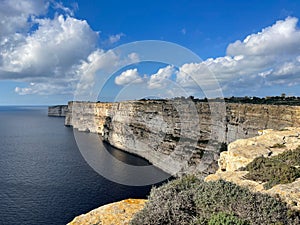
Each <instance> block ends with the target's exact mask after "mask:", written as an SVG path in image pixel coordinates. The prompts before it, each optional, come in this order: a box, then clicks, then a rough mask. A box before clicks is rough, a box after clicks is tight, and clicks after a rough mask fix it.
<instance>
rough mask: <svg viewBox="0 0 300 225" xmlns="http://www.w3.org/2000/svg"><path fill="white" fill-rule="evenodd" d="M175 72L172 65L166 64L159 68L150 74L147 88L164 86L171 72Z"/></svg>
mask: <svg viewBox="0 0 300 225" xmlns="http://www.w3.org/2000/svg"><path fill="white" fill-rule="evenodd" d="M174 73H175V69H174V66H171V65H168V66H166V67H165V68H160V69H159V70H158V71H157V73H155V74H152V75H151V76H150V79H149V81H148V88H149V89H158V88H165V87H166V85H167V82H168V80H169V79H170V78H171V76H172V74H174Z"/></svg>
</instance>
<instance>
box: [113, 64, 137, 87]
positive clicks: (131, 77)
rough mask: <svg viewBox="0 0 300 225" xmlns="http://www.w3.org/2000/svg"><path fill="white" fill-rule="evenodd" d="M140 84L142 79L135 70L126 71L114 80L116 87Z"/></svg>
mask: <svg viewBox="0 0 300 225" xmlns="http://www.w3.org/2000/svg"><path fill="white" fill-rule="evenodd" d="M142 82H143V79H142V77H140V74H139V73H138V70H137V68H135V69H129V70H126V71H124V72H122V73H121V74H120V75H119V76H117V77H116V78H115V83H116V84H117V85H127V84H138V83H142Z"/></svg>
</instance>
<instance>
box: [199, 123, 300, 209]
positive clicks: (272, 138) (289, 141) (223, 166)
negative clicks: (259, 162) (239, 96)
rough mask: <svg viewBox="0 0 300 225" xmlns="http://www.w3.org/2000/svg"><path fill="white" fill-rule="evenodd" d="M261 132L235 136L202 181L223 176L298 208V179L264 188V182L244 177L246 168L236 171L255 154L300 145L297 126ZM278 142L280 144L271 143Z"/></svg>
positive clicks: (299, 196) (284, 149)
mask: <svg viewBox="0 0 300 225" xmlns="http://www.w3.org/2000/svg"><path fill="white" fill-rule="evenodd" d="M260 134H261V136H257V137H253V138H249V139H243V140H236V141H234V142H232V143H230V144H229V146H228V151H226V152H222V153H221V156H220V159H219V169H218V171H217V172H216V173H215V174H212V175H209V176H207V177H206V178H205V181H215V180H219V179H222V180H226V181H230V182H233V183H235V184H237V185H240V186H245V187H248V188H249V189H250V190H252V191H254V192H261V193H267V194H269V195H271V196H274V197H277V196H279V197H280V198H281V199H282V200H283V201H285V202H287V203H288V204H289V205H290V206H291V207H293V208H295V209H298V210H300V179H297V180H296V181H294V182H292V183H289V184H278V185H275V186H274V187H272V188H271V189H268V190H265V189H264V187H263V183H261V182H256V181H253V180H247V179H245V175H246V174H247V173H248V171H239V169H240V168H242V167H245V166H246V165H247V164H249V163H250V162H252V161H253V160H254V159H255V158H256V157H259V156H264V157H272V156H276V155H278V154H281V153H283V152H285V151H287V150H294V149H296V148H297V147H298V146H300V128H295V127H289V128H285V129H283V130H282V131H275V130H271V129H268V130H262V131H260ZM274 146H280V147H274Z"/></svg>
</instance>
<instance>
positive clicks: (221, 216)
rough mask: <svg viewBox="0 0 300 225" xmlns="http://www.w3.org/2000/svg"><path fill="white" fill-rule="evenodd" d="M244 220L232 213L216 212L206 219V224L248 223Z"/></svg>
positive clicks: (239, 224)
mask: <svg viewBox="0 0 300 225" xmlns="http://www.w3.org/2000/svg"><path fill="white" fill-rule="evenodd" d="M248 224H249V223H247V222H246V221H244V220H241V219H239V218H238V217H236V216H234V215H233V214H226V213H223V212H221V213H217V214H214V215H212V217H211V218H210V220H209V221H208V225H248Z"/></svg>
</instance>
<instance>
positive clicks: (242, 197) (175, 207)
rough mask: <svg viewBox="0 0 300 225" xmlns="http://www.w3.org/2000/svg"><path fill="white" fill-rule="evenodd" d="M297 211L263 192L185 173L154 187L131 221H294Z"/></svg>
mask: <svg viewBox="0 0 300 225" xmlns="http://www.w3.org/2000/svg"><path fill="white" fill-rule="evenodd" d="M299 223H300V212H299V211H294V210H292V209H290V208H289V207H288V206H287V205H286V203H284V202H281V201H280V200H278V199H276V198H274V197H271V196H269V195H266V194H261V193H252V192H250V191H249V190H248V189H247V188H244V187H240V186H238V185H235V184H233V183H230V182H225V181H222V180H220V181H214V182H204V181H202V180H200V179H198V178H196V177H195V176H191V175H189V176H186V177H183V178H180V179H177V180H174V181H171V182H169V183H167V184H165V185H163V186H161V187H158V188H153V189H152V191H151V193H150V196H149V201H148V202H147V203H146V206H145V207H144V208H143V209H142V210H141V211H140V212H138V213H137V214H135V216H134V218H133V220H132V221H131V225H143V224H153V225H155V224H157V225H158V224H160V225H161V224H182V225H201V224H202V225H218V224H232V225H235V224H237V225H247V224H249V225H251V224H261V225H272V224H273V225H280V224H287V225H295V224H299Z"/></svg>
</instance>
